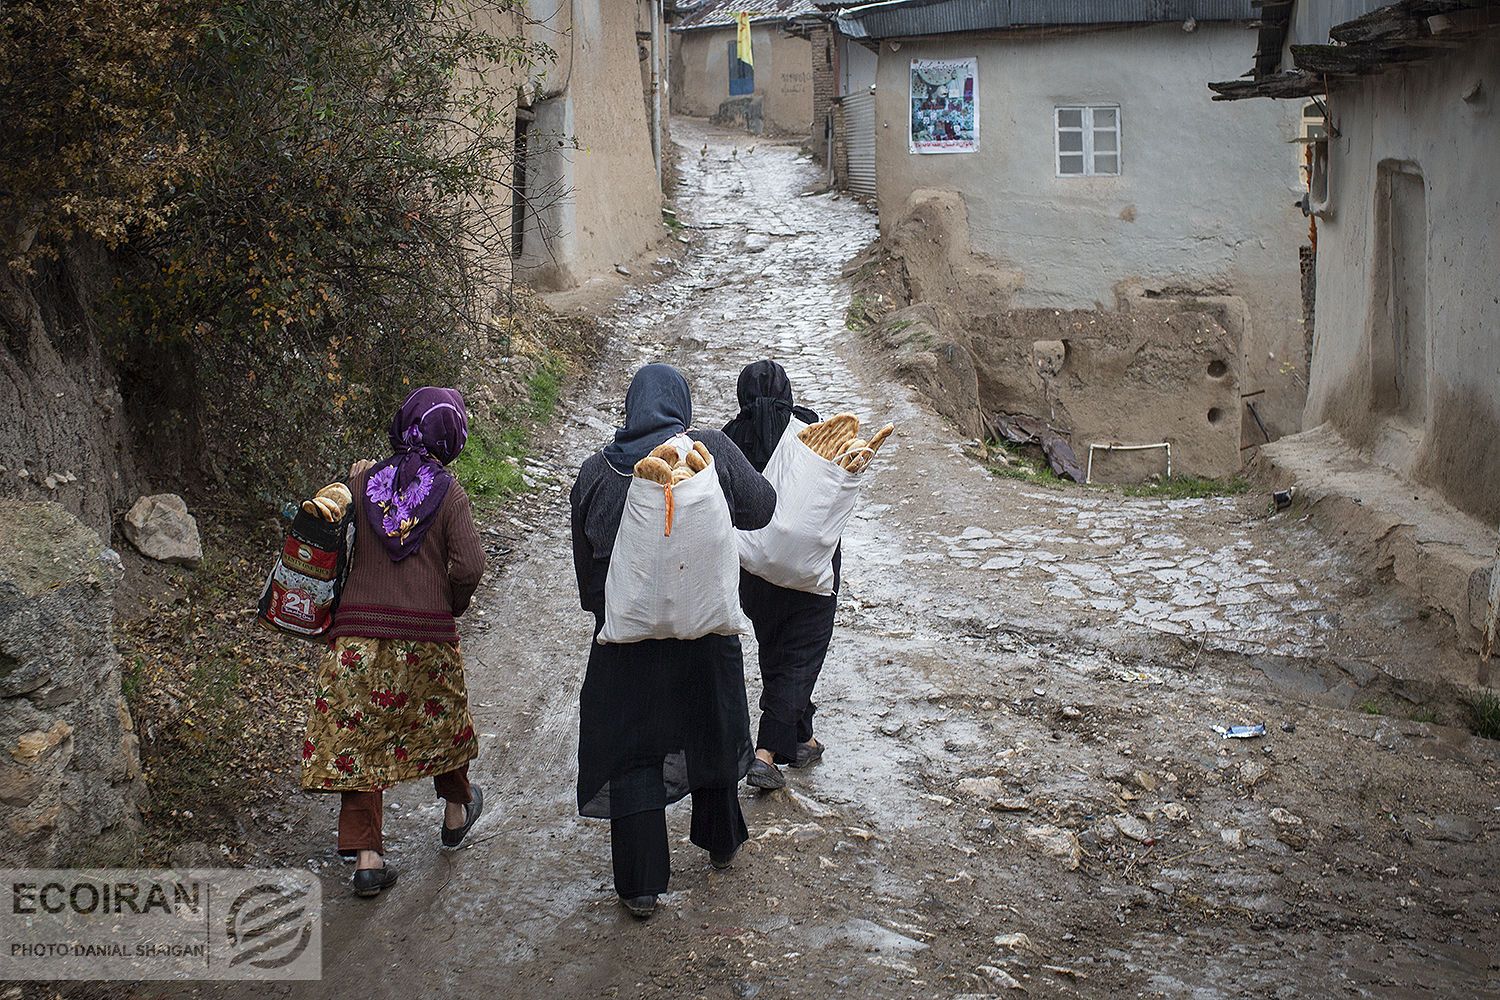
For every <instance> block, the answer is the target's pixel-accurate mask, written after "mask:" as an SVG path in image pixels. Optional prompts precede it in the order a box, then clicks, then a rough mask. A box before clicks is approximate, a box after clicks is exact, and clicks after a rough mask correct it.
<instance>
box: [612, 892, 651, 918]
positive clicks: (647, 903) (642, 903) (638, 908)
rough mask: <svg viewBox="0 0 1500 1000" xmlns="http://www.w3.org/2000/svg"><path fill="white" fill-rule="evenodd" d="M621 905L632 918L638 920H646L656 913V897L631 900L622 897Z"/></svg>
mask: <svg viewBox="0 0 1500 1000" xmlns="http://www.w3.org/2000/svg"><path fill="white" fill-rule="evenodd" d="M620 905H621V906H623V907H625V909H626V911H627V912H629V914H630V915H631V916H632V917H635V918H636V919H637V920H645V919H646V918H647V917H649V916H651V914H653V913H655V912H656V897H655V896H631V897H630V898H629V899H626V898H625V897H624V896H621V897H620Z"/></svg>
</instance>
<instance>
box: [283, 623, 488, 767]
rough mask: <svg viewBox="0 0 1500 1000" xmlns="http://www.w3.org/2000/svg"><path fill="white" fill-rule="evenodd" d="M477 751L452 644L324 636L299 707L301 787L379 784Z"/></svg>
mask: <svg viewBox="0 0 1500 1000" xmlns="http://www.w3.org/2000/svg"><path fill="white" fill-rule="evenodd" d="M478 751H479V741H478V740H477V739H476V738H475V736H474V721H473V720H472V719H471V718H470V717H469V696H468V692H467V690H466V689H465V687H464V665H463V656H462V654H461V653H460V652H459V648H458V643H456V642H409V641H407V640H404V639H363V638H359V637H357V636H344V637H342V638H339V639H335V640H334V642H333V645H332V646H331V647H330V648H329V650H328V654H327V655H326V656H325V657H324V658H323V662H322V664H321V665H320V666H319V668H318V680H317V685H316V687H315V690H314V694H313V698H312V704H311V705H310V706H309V708H308V712H307V737H306V739H305V740H304V741H303V743H302V787H303V788H304V789H306V790H308V791H328V792H368V791H374V790H376V789H381V788H389V787H390V786H392V785H394V784H396V783H397V782H398V781H405V780H407V779H409V778H420V777H424V776H427V775H438V774H443V773H444V772H447V771H452V770H453V769H454V768H457V767H460V766H462V765H463V764H465V763H467V762H468V761H471V760H473V759H474V757H475V755H476V754H477V753H478Z"/></svg>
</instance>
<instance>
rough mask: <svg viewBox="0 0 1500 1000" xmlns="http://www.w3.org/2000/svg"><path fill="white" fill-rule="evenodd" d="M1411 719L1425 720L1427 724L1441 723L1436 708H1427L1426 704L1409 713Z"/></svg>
mask: <svg viewBox="0 0 1500 1000" xmlns="http://www.w3.org/2000/svg"><path fill="white" fill-rule="evenodd" d="M1411 721H1413V722H1425V723H1427V725H1429V726H1439V725H1442V723H1443V717H1442V716H1441V715H1439V714H1438V712H1437V709H1435V708H1429V707H1427V706H1426V705H1423V706H1422V707H1421V708H1419V709H1417V710H1416V711H1415V712H1413V713H1411Z"/></svg>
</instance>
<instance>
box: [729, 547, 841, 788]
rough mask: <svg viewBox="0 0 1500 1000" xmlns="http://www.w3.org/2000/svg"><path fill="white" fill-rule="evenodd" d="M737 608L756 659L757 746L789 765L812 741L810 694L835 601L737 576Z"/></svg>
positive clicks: (830, 627) (824, 653)
mask: <svg viewBox="0 0 1500 1000" xmlns="http://www.w3.org/2000/svg"><path fill="white" fill-rule="evenodd" d="M740 604H741V606H742V607H744V609H745V614H746V615H748V616H749V617H750V622H751V624H753V625H754V626H755V643H756V646H757V647H758V649H759V655H760V677H761V694H760V712H761V715H760V732H759V734H758V736H757V738H756V741H755V745H756V746H757V747H759V748H760V749H762V750H770V751H771V752H772V753H773V754H775V755H776V762H777V763H778V764H790V763H791V762H792V761H793V760H794V759H795V758H796V754H797V744H798V743H806V742H808V741H809V740H811V739H812V738H813V714H814V713H815V712H817V710H818V707H817V706H816V705H815V704H813V700H812V694H813V688H814V687H815V686H816V685H817V683H818V675H819V674H820V673H821V672H822V670H823V659H824V657H826V656H827V655H828V644H829V642H830V640H832V638H833V617H834V613H835V611H836V610H837V609H838V597H837V596H834V595H830V596H827V597H824V596H822V595H819V594H805V593H802V592H801V591H797V590H787V589H786V588H785V587H778V586H776V585H775V584H772V583H767V582H766V581H765V580H762V579H761V578H760V577H758V576H755V575H754V574H752V573H744V572H742V573H740Z"/></svg>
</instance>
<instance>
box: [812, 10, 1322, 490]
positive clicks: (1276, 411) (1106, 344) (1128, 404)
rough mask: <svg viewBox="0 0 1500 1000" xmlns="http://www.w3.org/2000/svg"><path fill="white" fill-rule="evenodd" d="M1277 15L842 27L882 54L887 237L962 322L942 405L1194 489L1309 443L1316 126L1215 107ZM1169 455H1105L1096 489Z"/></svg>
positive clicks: (934, 18)
mask: <svg viewBox="0 0 1500 1000" xmlns="http://www.w3.org/2000/svg"><path fill="white" fill-rule="evenodd" d="M1259 16H1260V9H1259V6H1258V5H1257V3H1256V2H1254V0H1163V2H1153V3H1133V4H1129V3H1119V2H1116V0H1051V2H1042V0H989V2H977V0H894V2H892V0H886V2H880V3H868V4H860V5H851V6H849V7H847V8H845V9H844V10H842V11H841V12H840V13H839V16H838V28H839V31H840V32H841V33H842V34H843V35H845V36H847V37H848V38H849V39H850V40H852V41H854V42H856V43H860V44H864V45H870V46H873V47H875V50H876V63H877V66H876V78H875V91H874V93H875V109H874V110H875V115H874V118H875V121H874V132H875V174H876V176H875V189H876V194H877V203H878V208H879V212H880V228H881V233H882V236H883V237H884V240H885V242H886V244H888V246H889V247H890V248H891V250H892V251H893V252H895V253H897V254H898V255H900V256H901V257H902V258H903V267H904V271H905V272H906V274H907V279H908V282H909V284H910V288H909V292H910V297H911V299H912V300H913V301H917V302H921V303H924V304H926V305H928V306H932V307H934V308H935V309H936V310H937V312H938V313H939V314H940V315H939V318H941V319H942V321H943V326H944V329H943V330H941V331H939V334H940V336H939V337H938V339H939V340H941V341H943V342H944V343H946V344H947V345H948V346H947V347H945V350H944V354H943V356H942V357H941V358H940V359H939V361H940V362H941V364H942V365H946V366H947V367H948V368H952V369H954V371H952V372H949V373H948V374H947V375H946V376H945V388H944V390H943V391H944V392H945V393H949V394H951V393H953V392H961V391H962V389H963V386H964V385H965V384H972V385H973V386H974V389H973V392H974V393H975V395H976V396H977V407H978V408H979V409H981V410H983V411H986V412H994V411H1001V410H1003V411H1007V412H1012V413H1015V412H1025V413H1029V414H1033V415H1036V416H1041V417H1045V418H1047V419H1048V420H1049V421H1051V422H1052V423H1053V424H1054V426H1057V427H1059V428H1061V429H1065V430H1067V431H1068V432H1069V433H1070V434H1071V441H1072V444H1073V448H1074V450H1075V451H1076V452H1077V453H1078V455H1079V458H1080V461H1086V459H1087V453H1088V451H1089V446H1090V445H1093V444H1101V445H1107V444H1132V445H1167V444H1170V445H1171V459H1172V463H1171V464H1172V471H1173V472H1174V473H1176V472H1182V473H1198V474H1207V475H1232V474H1233V473H1235V472H1236V471H1237V470H1238V469H1239V468H1240V467H1241V464H1242V454H1243V453H1244V451H1245V450H1246V449H1249V448H1253V447H1254V446H1256V445H1259V444H1262V443H1264V442H1266V441H1267V440H1270V439H1273V438H1276V437H1280V436H1281V435H1284V434H1288V433H1291V432H1294V431H1297V430H1298V429H1299V428H1300V426H1301V415H1302V406H1303V402H1304V390H1305V384H1306V383H1305V379H1306V361H1305V358H1306V348H1305V332H1304V325H1303V322H1302V306H1301V297H1300V294H1299V288H1298V245H1299V242H1300V241H1301V240H1302V238H1303V237H1304V235H1305V231H1306V225H1305V223H1304V221H1303V219H1302V217H1301V215H1300V213H1299V212H1298V211H1297V209H1296V208H1295V207H1294V202H1295V201H1296V199H1297V198H1298V197H1299V195H1300V192H1301V189H1300V187H1299V178H1298V170H1297V161H1296V158H1295V156H1294V155H1293V153H1292V147H1291V146H1289V145H1288V144H1289V143H1291V142H1292V141H1293V140H1294V139H1296V137H1297V134H1298V128H1299V121H1298V111H1297V109H1296V108H1282V107H1278V106H1275V105H1273V104H1270V103H1269V102H1263V103H1262V104H1260V105H1259V106H1254V105H1241V106H1239V107H1238V109H1237V110H1236V111H1235V112H1233V113H1230V114H1225V113H1223V112H1222V110H1220V109H1219V108H1216V107H1215V106H1214V105H1213V104H1212V103H1211V101H1210V100H1208V99H1206V98H1205V96H1204V93H1203V87H1204V84H1206V83H1207V82H1208V81H1210V80H1216V79H1221V78H1222V77H1223V76H1224V75H1225V70H1226V69H1228V70H1230V71H1231V73H1233V72H1238V71H1240V70H1242V68H1243V67H1242V65H1241V63H1242V61H1243V52H1244V49H1245V47H1246V46H1247V45H1250V44H1251V40H1252V39H1253V38H1254V37H1255V31H1254V28H1253V27H1252V22H1253V21H1254V20H1255V19H1256V18H1258V17H1259ZM944 317H946V318H944ZM903 322H904V321H903ZM966 353H967V354H968V355H972V362H973V365H974V368H975V371H974V372H973V373H972V374H969V373H966V372H965V371H963V368H964V366H965V365H966V364H967V360H966V358H965V354H966ZM1166 451H1167V449H1166V448H1165V447H1162V448H1153V449H1149V450H1145V451H1141V452H1121V451H1105V450H1102V449H1100V450H1096V453H1095V462H1094V469H1095V475H1096V476H1099V477H1103V478H1127V477H1132V476H1136V475H1140V474H1142V473H1144V472H1146V471H1148V470H1154V471H1156V472H1162V471H1164V470H1165V465H1166V461H1165V460H1166Z"/></svg>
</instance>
